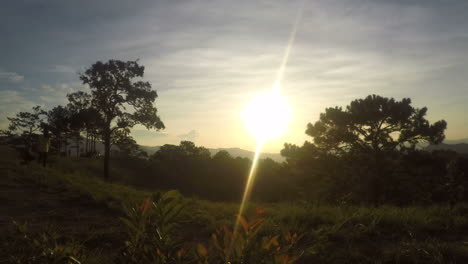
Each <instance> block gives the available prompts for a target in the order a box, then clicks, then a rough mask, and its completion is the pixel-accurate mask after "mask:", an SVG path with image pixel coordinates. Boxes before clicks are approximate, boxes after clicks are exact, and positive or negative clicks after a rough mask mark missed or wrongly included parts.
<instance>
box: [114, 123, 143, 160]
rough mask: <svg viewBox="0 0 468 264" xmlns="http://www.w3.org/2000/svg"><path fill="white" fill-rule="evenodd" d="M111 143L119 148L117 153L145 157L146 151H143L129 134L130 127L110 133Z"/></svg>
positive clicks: (124, 155)
mask: <svg viewBox="0 0 468 264" xmlns="http://www.w3.org/2000/svg"><path fill="white" fill-rule="evenodd" d="M112 145H115V146H117V147H118V148H119V154H120V155H121V156H123V157H134V158H147V157H148V153H146V152H145V151H143V150H142V149H141V148H140V146H139V145H138V144H137V143H136V141H135V139H134V138H133V137H132V136H131V135H130V129H128V128H127V129H119V130H116V131H114V133H113V134H112Z"/></svg>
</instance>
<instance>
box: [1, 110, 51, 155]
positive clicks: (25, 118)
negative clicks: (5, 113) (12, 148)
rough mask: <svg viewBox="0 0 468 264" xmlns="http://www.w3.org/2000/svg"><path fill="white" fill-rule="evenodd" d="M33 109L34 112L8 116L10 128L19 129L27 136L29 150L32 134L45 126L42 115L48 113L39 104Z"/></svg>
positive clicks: (29, 148)
mask: <svg viewBox="0 0 468 264" xmlns="http://www.w3.org/2000/svg"><path fill="white" fill-rule="evenodd" d="M32 110H33V111H32V112H19V113H17V114H16V116H15V117H7V119H8V120H9V121H10V125H9V126H8V130H10V131H12V132H14V131H18V132H20V133H21V134H22V135H24V136H26V149H27V150H29V151H30V150H31V148H32V136H33V134H34V133H35V132H37V131H38V130H40V129H41V128H42V127H43V125H44V123H43V120H42V116H44V115H45V114H46V112H45V111H44V110H42V108H41V107H40V106H39V105H37V106H34V107H33V108H32Z"/></svg>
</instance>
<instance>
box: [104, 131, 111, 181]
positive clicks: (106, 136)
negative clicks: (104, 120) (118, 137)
mask: <svg viewBox="0 0 468 264" xmlns="http://www.w3.org/2000/svg"><path fill="white" fill-rule="evenodd" d="M104 133H105V134H104V179H106V180H110V175H109V161H110V143H111V142H110V136H111V135H110V129H109V128H107V129H106V131H105V132H104Z"/></svg>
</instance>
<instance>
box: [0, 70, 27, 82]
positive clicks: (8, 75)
mask: <svg viewBox="0 0 468 264" xmlns="http://www.w3.org/2000/svg"><path fill="white" fill-rule="evenodd" d="M0 80H6V81H8V82H12V83H18V82H22V81H24V76H22V75H19V74H18V73H16V72H8V71H3V70H1V69H0Z"/></svg>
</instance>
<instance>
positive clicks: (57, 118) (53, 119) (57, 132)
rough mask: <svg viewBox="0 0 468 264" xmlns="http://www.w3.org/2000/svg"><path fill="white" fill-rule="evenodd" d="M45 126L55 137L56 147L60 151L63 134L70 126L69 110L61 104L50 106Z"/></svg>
mask: <svg viewBox="0 0 468 264" xmlns="http://www.w3.org/2000/svg"><path fill="white" fill-rule="evenodd" d="M47 126H48V128H49V130H50V132H51V133H52V136H53V137H54V139H55V143H56V147H57V149H58V151H59V153H60V151H61V150H62V139H63V135H64V134H66V133H67V132H68V129H69V127H70V111H68V109H67V108H66V107H63V106H61V105H59V106H56V107H54V108H52V110H50V111H49V112H47ZM65 140H66V137H65ZM66 144H67V143H66V141H65V145H66Z"/></svg>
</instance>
